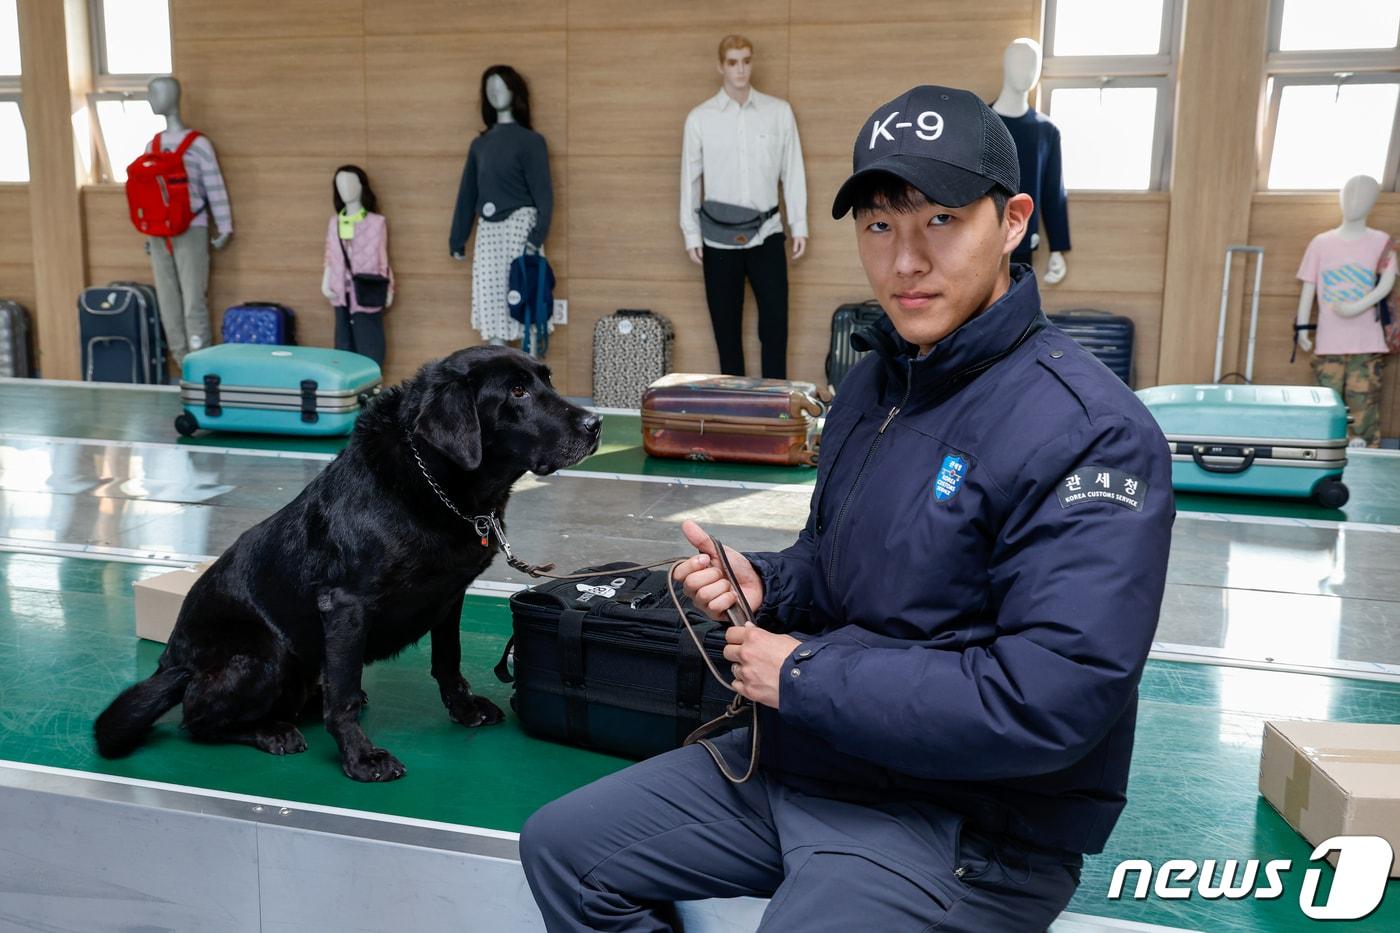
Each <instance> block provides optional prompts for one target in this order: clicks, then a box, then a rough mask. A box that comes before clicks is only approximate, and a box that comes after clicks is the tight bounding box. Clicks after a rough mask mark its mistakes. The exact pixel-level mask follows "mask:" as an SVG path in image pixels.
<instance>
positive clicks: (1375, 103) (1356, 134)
mask: <svg viewBox="0 0 1400 933" xmlns="http://www.w3.org/2000/svg"><path fill="white" fill-rule="evenodd" d="M1267 72H1268V76H1267V80H1266V84H1265V96H1266V98H1267V102H1268V106H1267V110H1266V111H1265V116H1264V133H1263V142H1264V144H1263V146H1262V147H1261V151H1260V159H1259V185H1260V187H1263V188H1267V189H1270V190H1275V191H1315V190H1319V189H1322V190H1333V191H1335V190H1336V189H1338V188H1340V187H1341V186H1342V185H1343V184H1344V183H1345V182H1346V180H1347V179H1348V178H1351V177H1353V176H1355V175H1370V176H1371V177H1372V178H1375V179H1376V180H1377V181H1379V182H1380V183H1381V186H1382V187H1383V188H1386V189H1394V188H1395V187H1396V164H1397V161H1400V124H1397V119H1396V118H1397V115H1400V3H1396V2H1395V0H1273V4H1272V6H1271V7H1270V10H1269V57H1268V64H1267Z"/></svg>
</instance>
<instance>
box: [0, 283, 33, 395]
mask: <svg viewBox="0 0 1400 933" xmlns="http://www.w3.org/2000/svg"><path fill="white" fill-rule="evenodd" d="M32 359H33V358H32V357H31V355H30V345H29V312H28V311H26V310H25V309H24V305H22V304H20V303H19V302H15V301H5V300H4V299H0V376H6V377H10V378H19V379H27V378H29V377H30V376H32V375H34V371H33V363H32Z"/></svg>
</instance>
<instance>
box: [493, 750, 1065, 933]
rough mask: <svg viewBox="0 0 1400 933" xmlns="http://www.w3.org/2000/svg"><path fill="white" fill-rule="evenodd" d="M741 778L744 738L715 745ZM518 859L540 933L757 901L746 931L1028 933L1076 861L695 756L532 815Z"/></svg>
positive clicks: (666, 759)
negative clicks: (739, 780)
mask: <svg viewBox="0 0 1400 933" xmlns="http://www.w3.org/2000/svg"><path fill="white" fill-rule="evenodd" d="M716 744H717V745H719V747H720V749H721V750H722V751H723V752H724V753H725V756H726V759H727V760H728V762H729V765H730V768H731V769H732V770H735V771H736V773H742V770H743V768H744V767H745V766H746V764H747V762H746V755H747V754H748V748H749V742H748V732H747V730H740V731H739V732H736V733H730V734H729V735H728V736H725V737H724V738H722V739H720V740H718V742H717V743H716ZM520 857H521V861H522V862H523V863H524V867H525V875H526V877H527V878H528V879H529V882H530V890H531V891H532V892H533V893H534V896H535V901H536V902H537V903H538V904H539V907H540V911H541V912H542V913H543V914H544V919H545V923H546V926H547V928H548V929H549V930H550V931H551V933H562V931H576V930H609V931H623V930H626V931H639V933H640V931H662V930H670V929H672V927H671V923H670V919H669V918H670V917H671V902H673V901H678V900H698V899H701V898H709V897H740V896H744V895H748V896H753V897H771V898H772V900H771V901H770V903H769V905H768V908H767V910H766V911H765V912H764V914H763V922H762V924H761V926H760V927H759V929H760V930H761V931H764V933H776V931H788V930H794V931H795V930H801V931H804V933H813V931H823V930H831V931H842V933H849V931H852V930H880V931H882V933H885V931H891V933H899V931H904V930H908V931H911V933H919V931H924V930H940V931H942V930H953V931H976V933H990V931H996V933H1016V931H1027V933H1030V931H1034V933H1043V931H1044V930H1045V929H1046V927H1048V926H1049V925H1050V923H1051V921H1053V920H1054V919H1055V917H1056V916H1058V915H1059V913H1060V911H1061V910H1063V909H1064V906H1065V905H1066V904H1067V903H1069V899H1070V896H1071V895H1072V894H1073V893H1074V890H1075V888H1076V886H1077V885H1078V884H1079V869H1080V864H1081V859H1080V857H1079V856H1077V855H1072V854H1068V853H1050V852H1047V851H1044V850H1036V851H1030V850H1028V849H1027V848H1026V847H1024V846H1022V845H1020V844H1018V843H1016V842H1014V841H1011V840H1006V839H994V838H991V837H987V836H982V835H980V834H976V833H974V832H972V831H971V830H966V831H964V830H963V828H962V818H961V817H960V816H959V815H958V814H955V813H953V812H952V811H950V810H946V809H943V808H942V807H939V806H936V805H933V804H927V803H900V804H875V805H864V804H854V803H844V802H841V801H836V800H832V799H829V798H825V797H813V796H810V795H806V794H802V793H799V792H797V791H795V790H793V789H791V788H788V787H786V786H784V785H783V784H781V783H779V782H777V781H775V780H773V779H771V778H769V777H767V776H766V775H765V774H764V772H763V770H762V769H761V768H760V769H759V771H758V772H757V773H756V774H755V775H754V776H753V778H751V779H750V780H749V781H748V782H747V783H745V784H740V785H734V784H731V783H730V782H729V781H728V780H726V779H725V778H724V776H723V775H721V774H720V773H719V770H718V769H717V768H716V767H715V763H714V762H713V761H712V760H711V759H710V756H709V754H708V753H707V752H706V751H705V750H704V749H703V748H701V747H699V746H696V745H692V746H689V747H687V748H682V749H677V750H676V751H672V752H667V753H666V754H663V755H658V756H657V757H655V758H652V759H649V760H647V761H644V762H641V763H640V764H637V765H633V766H632V767H630V768H627V769H625V770H623V771H620V772H617V773H616V774H612V775H609V776H607V777H605V778H602V779H601V780H598V781H595V782H594V783H592V784H590V785H588V786H586V787H582V788H580V789H579V790H576V791H574V792H573V793H571V794H569V795H567V796H565V797H561V798H560V799H559V800H556V801H554V802H553V803H550V804H548V805H546V806H545V807H543V808H541V809H540V810H539V812H537V813H536V814H535V815H534V816H532V817H531V818H530V819H529V820H528V821H527V822H526V824H525V827H524V830H523V831H522V832H521V836H520Z"/></svg>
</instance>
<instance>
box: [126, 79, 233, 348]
mask: <svg viewBox="0 0 1400 933" xmlns="http://www.w3.org/2000/svg"><path fill="white" fill-rule="evenodd" d="M147 89H148V91H149V93H150V97H149V99H150V103H151V110H152V111H153V112H154V113H155V114H156V115H158V116H162V117H165V131H164V132H163V133H161V134H160V148H161V151H163V152H164V151H169V150H172V149H175V148H177V147H178V146H179V145H180V143H181V142H182V141H183V140H184V138H185V135H186V134H187V133H189V132H190V128H189V127H188V126H186V125H185V121H184V120H182V119H181V118H180V82H179V81H176V80H175V79H174V78H169V77H160V78H155V79H153V80H152V81H151V83H150V85H149V86H148V88H147ZM146 151H147V152H149V151H150V147H149V145H148V146H147V149H146ZM185 172H186V173H187V174H188V175H189V179H190V208H191V209H192V210H193V211H194V212H195V214H194V219H193V220H192V221H190V228H189V229H188V230H186V231H185V232H184V233H182V234H180V235H179V236H177V237H172V238H171V248H170V249H169V250H167V249H166V245H165V240H164V239H162V238H161V237H147V239H146V252H147V253H149V254H150V257H151V272H152V274H153V275H154V276H155V282H156V298H157V299H158V300H159V302H160V319H161V323H162V324H164V325H165V336H166V339H167V341H168V342H169V346H170V355H171V356H173V357H174V358H175V363H176V365H179V364H180V363H182V362H183V361H184V359H185V354H186V353H188V352H191V351H194V350H198V349H200V348H202V347H207V346H210V345H211V344H212V343H213V342H214V341H213V335H212V333H211V331H210V326H209V302H208V292H209V248H210V247H211V246H212V247H213V248H214V249H223V248H224V246H225V245H227V244H228V241H229V238H230V237H232V236H233V212H232V210H231V209H230V207H229V200H228V189H227V188H226V187H225V186H224V176H223V173H222V172H221V171H220V170H219V159H218V157H217V156H215V155H214V144H213V143H211V142H210V141H209V138H208V137H207V136H204V135H202V134H201V135H200V137H199V138H198V139H196V140H195V141H194V143H193V144H192V145H191V146H190V148H189V149H188V150H186V152H185ZM211 216H212V218H213V222H214V224H216V225H217V226H218V230H219V232H218V235H216V236H214V237H213V238H212V239H211V238H210V235H209V233H210V231H209V223H210V218H211Z"/></svg>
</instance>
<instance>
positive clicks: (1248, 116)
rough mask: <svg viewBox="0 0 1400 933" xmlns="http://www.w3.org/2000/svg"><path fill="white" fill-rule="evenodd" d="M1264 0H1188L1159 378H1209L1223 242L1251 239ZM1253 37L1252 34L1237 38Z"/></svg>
mask: <svg viewBox="0 0 1400 933" xmlns="http://www.w3.org/2000/svg"><path fill="white" fill-rule="evenodd" d="M1268 6H1269V5H1268V3H1267V0H1237V2H1234V3H1191V4H1188V6H1187V9H1186V19H1185V24H1184V27H1183V28H1184V31H1185V36H1184V39H1183V43H1182V52H1181V56H1180V65H1179V79H1178V86H1177V104H1176V110H1175V112H1176V113H1177V114H1189V115H1191V118H1190V119H1183V120H1179V121H1178V122H1177V126H1176V129H1175V136H1174V138H1173V146H1174V149H1173V157H1172V205H1171V217H1170V222H1169V227H1168V241H1167V278H1166V285H1165V289H1164V295H1163V305H1164V308H1165V309H1166V310H1165V316H1164V318H1163V321H1162V325H1163V326H1162V341H1163V344H1162V357H1161V361H1160V372H1161V378H1162V379H1163V380H1164V381H1167V382H1194V381H1197V380H1201V379H1208V378H1210V375H1211V361H1212V359H1213V358H1214V352H1215V350H1214V341H1213V340H1205V339H1202V338H1203V337H1204V335H1205V334H1207V333H1214V331H1215V323H1216V319H1217V314H1218V308H1219V304H1220V298H1219V296H1220V281H1221V276H1222V274H1223V272H1224V263H1223V258H1222V257H1223V252H1224V248H1225V246H1226V244H1229V243H1243V242H1245V240H1246V238H1247V237H1248V236H1249V213H1250V205H1251V196H1252V192H1253V189H1254V179H1255V161H1256V149H1255V144H1256V138H1255V137H1256V132H1255V128H1256V126H1257V125H1258V122H1257V117H1258V111H1259V98H1260V87H1261V84H1260V81H1261V79H1262V75H1263V67H1264V47H1265V45H1266V43H1265V42H1263V41H1262V37H1263V36H1264V35H1265V27H1266V24H1267V19H1268ZM1241 37H1252V41H1241Z"/></svg>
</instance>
